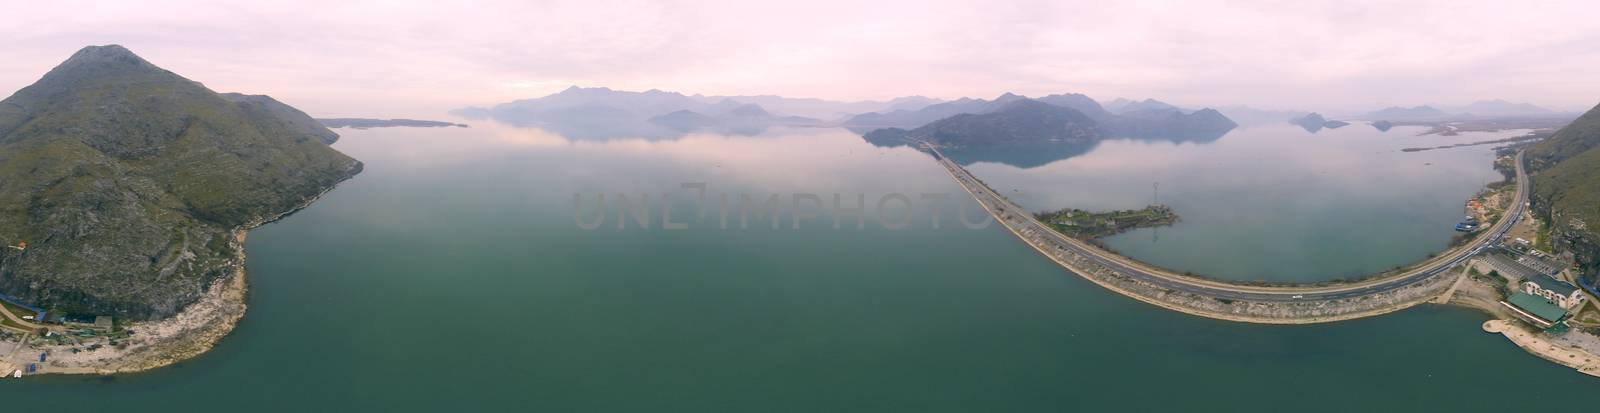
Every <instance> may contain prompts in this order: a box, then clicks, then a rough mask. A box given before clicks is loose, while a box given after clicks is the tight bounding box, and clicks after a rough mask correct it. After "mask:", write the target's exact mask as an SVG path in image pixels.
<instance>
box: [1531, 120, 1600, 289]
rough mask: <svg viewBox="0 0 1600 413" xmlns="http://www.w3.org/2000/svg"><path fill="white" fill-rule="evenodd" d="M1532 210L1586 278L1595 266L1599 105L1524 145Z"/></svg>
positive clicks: (1598, 265) (1599, 262)
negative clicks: (1579, 265) (1530, 174)
mask: <svg viewBox="0 0 1600 413" xmlns="http://www.w3.org/2000/svg"><path fill="white" fill-rule="evenodd" d="M1527 158H1528V159H1527V162H1528V166H1529V168H1530V169H1532V170H1534V171H1535V172H1536V173H1535V174H1534V175H1533V197H1532V199H1531V201H1530V202H1531V203H1532V204H1533V210H1534V213H1535V214H1536V215H1537V216H1539V217H1540V218H1541V219H1543V220H1544V222H1546V223H1549V224H1550V239H1551V245H1552V246H1553V247H1555V248H1556V249H1557V251H1559V252H1567V253H1572V254H1573V256H1574V258H1575V259H1576V260H1577V261H1578V262H1579V263H1580V264H1581V265H1582V267H1583V269H1584V272H1585V274H1587V275H1586V276H1585V277H1586V279H1592V277H1594V276H1596V275H1600V273H1597V270H1600V106H1595V107H1594V108H1593V109H1590V110H1589V111H1588V112H1587V113H1584V114H1583V116H1580V117H1578V119H1577V120H1574V121H1572V123H1571V124H1569V125H1567V126H1566V127H1564V128H1561V130H1559V131H1557V132H1556V133H1555V135H1553V136H1551V137H1550V138H1549V139H1545V140H1544V141H1541V142H1539V143H1537V144H1534V145H1533V146H1532V147H1531V148H1529V149H1528V154H1527Z"/></svg>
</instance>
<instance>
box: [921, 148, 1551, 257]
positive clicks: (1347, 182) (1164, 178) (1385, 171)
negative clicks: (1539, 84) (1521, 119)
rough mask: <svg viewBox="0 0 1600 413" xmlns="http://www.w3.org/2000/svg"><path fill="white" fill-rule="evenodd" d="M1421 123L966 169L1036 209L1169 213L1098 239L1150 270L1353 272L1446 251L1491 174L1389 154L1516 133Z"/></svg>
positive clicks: (1475, 158) (1432, 154) (1481, 154)
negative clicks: (1427, 128)
mask: <svg viewBox="0 0 1600 413" xmlns="http://www.w3.org/2000/svg"><path fill="white" fill-rule="evenodd" d="M1423 129H1424V128H1421V127H1399V128H1394V129H1391V130H1389V131H1388V132H1383V131H1379V130H1377V129H1375V128H1372V127H1370V126H1368V125H1365V124H1353V125H1349V126H1346V127H1343V128H1339V129H1323V130H1321V131H1318V132H1316V133H1312V132H1308V131H1306V130H1304V129H1301V128H1300V127H1297V126H1293V125H1289V124H1287V123H1285V124H1283V125H1267V126H1257V127H1252V128H1245V129H1237V130H1234V131H1232V132H1231V133H1229V134H1227V135H1226V136H1223V137H1221V138H1220V139H1216V140H1214V141H1198V142H1197V141H1193V140H1190V141H1180V142H1173V141H1162V140H1112V141H1106V142H1103V143H1101V144H1099V145H1097V146H1094V147H1092V148H1090V150H1088V151H1087V152H1086V153H1084V154H1081V155H1076V156H1072V157H1070V158H1067V159H1064V160H1057V161H1052V162H1051V163H1048V164H1043V165H1040V164H1039V162H1037V161H1024V162H1010V163H1006V162H1009V161H1010V159H1012V157H1009V156H998V157H996V156H985V157H983V158H982V159H984V160H982V161H975V162H974V164H972V165H970V166H969V167H968V169H969V170H971V171H972V173H973V174H975V175H977V176H979V177H981V178H982V179H984V181H986V182H988V183H989V184H990V185H991V186H993V187H994V188H995V189H996V190H998V191H1001V192H1004V193H1006V194H1007V195H1009V196H1010V198H1011V199H1012V200H1014V201H1016V202H1017V203H1018V204H1019V205H1021V206H1023V207H1025V208H1028V209H1030V210H1034V211H1045V210H1057V209H1061V208H1066V207H1075V208H1082V209H1089V210H1111V209H1139V208H1143V207H1144V206H1145V205H1149V204H1151V203H1152V202H1160V203H1164V204H1167V205H1170V206H1172V207H1173V209H1174V210H1175V211H1176V212H1177V213H1178V215H1179V216H1180V217H1182V220H1181V221H1180V222H1179V223H1178V224H1176V225H1173V226H1171V227H1163V228H1155V229H1142V230H1136V231H1130V232H1128V233H1125V234H1122V235H1120V236H1115V237H1109V238H1107V239H1106V240H1105V243H1106V245H1107V246H1109V247H1111V248H1113V249H1115V250H1118V251H1121V252H1123V253H1124V254H1127V255H1129V256H1132V257H1134V258H1138V259H1141V260H1144V261H1147V262H1150V263H1153V264H1156V265H1158V266H1161V267H1165V268H1171V269H1175V270H1179V271H1190V272H1193V273H1196V274H1203V275H1208V276H1212V277H1217V278H1224V279H1234V280H1243V281H1251V280H1268V281H1322V280H1327V279H1333V278H1341V277H1343V278H1358V277H1361V276H1363V275H1368V274H1372V273H1376V272H1380V271H1383V270H1385V269H1388V268H1393V267H1395V266H1398V265H1405V264H1410V263H1414V262H1418V261H1422V260H1424V259H1426V258H1427V257H1428V254H1431V253H1436V252H1439V251H1442V250H1444V249H1445V247H1446V246H1448V244H1449V242H1450V238H1451V236H1453V235H1455V234H1457V232H1455V230H1454V227H1455V224H1456V223H1458V222H1461V219H1462V217H1463V216H1464V215H1465V213H1466V211H1465V208H1464V203H1465V202H1466V200H1467V198H1469V197H1471V196H1472V195H1473V194H1475V193H1477V192H1478V191H1479V190H1480V189H1482V188H1483V187H1484V185H1485V184H1487V183H1489V182H1493V181H1498V180H1500V179H1502V177H1501V175H1500V173H1499V172H1496V171H1495V170H1493V169H1492V168H1491V165H1492V162H1493V160H1494V153H1493V151H1491V150H1490V149H1489V148H1490V147H1489V146H1474V147H1465V148H1452V149H1442V150H1432V151H1422V152H1402V151H1401V149H1403V148H1408V147H1434V146H1441V145H1451V144H1456V143H1467V142H1481V141H1486V140H1494V139H1499V138H1503V137H1509V136H1516V135H1520V134H1522V133H1523V132H1525V131H1506V132H1494V133H1487V132H1475V133H1463V134H1461V135H1459V136H1438V135H1429V136H1417V134H1418V133H1420V132H1421V131H1422V130H1423ZM951 157H952V158H955V159H961V158H960V154H952V155H951ZM1019 165H1020V166H1019Z"/></svg>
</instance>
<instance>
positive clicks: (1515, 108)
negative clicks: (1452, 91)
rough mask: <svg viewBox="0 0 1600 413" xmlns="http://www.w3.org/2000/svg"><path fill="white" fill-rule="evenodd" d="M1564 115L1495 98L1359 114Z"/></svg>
mask: <svg viewBox="0 0 1600 413" xmlns="http://www.w3.org/2000/svg"><path fill="white" fill-rule="evenodd" d="M1561 115H1563V114H1562V113H1560V112H1557V111H1553V110H1550V109H1546V108H1543V107H1539V106H1536V105H1534V104H1531V103H1512V102H1507V101H1505V100H1502V99H1494V100H1480V101H1477V102H1472V103H1470V104H1467V105H1463V106H1439V107H1434V106H1431V105H1421V106H1412V107H1401V106H1392V107H1388V108H1384V109H1380V110H1376V111H1372V112H1368V113H1366V114H1364V115H1361V116H1360V117H1361V118H1364V119H1368V120H1387V121H1400V122H1426V121H1442V120H1463V119H1475V118H1542V117H1551V116H1561Z"/></svg>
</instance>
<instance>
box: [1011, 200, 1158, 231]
mask: <svg viewBox="0 0 1600 413" xmlns="http://www.w3.org/2000/svg"><path fill="white" fill-rule="evenodd" d="M1034 218H1036V219H1038V220H1039V221H1040V222H1044V223H1045V224H1047V225H1049V226H1050V227H1051V228H1054V229H1055V230H1056V231H1060V232H1061V233H1062V234H1066V235H1067V236H1070V237H1074V238H1078V239H1094V238H1100V237H1106V236H1111V235H1116V234H1120V233H1123V232H1125V231H1129V230H1133V229H1137V228H1151V227H1161V226H1168V225H1172V224H1175V223H1177V222H1178V214H1177V213H1174V212H1173V211H1172V208H1170V207H1168V206H1166V205H1151V206H1147V207H1144V208H1143V209H1131V210H1123V211H1110V212H1089V211H1084V210H1081V209H1077V208H1066V209H1062V210H1058V211H1051V212H1041V213H1037V214H1034Z"/></svg>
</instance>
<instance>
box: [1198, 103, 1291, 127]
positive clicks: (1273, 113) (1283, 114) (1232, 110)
mask: <svg viewBox="0 0 1600 413" xmlns="http://www.w3.org/2000/svg"><path fill="white" fill-rule="evenodd" d="M1217 111H1218V112H1222V114H1223V115H1225V116H1227V117H1228V119H1232V120H1233V121H1234V122H1238V123H1239V124H1240V125H1245V126H1249V125H1277V124H1283V122H1285V121H1293V120H1295V119H1298V118H1300V117H1303V116H1306V115H1307V114H1309V112H1306V111H1300V110H1270V109H1257V108H1253V107H1249V106H1237V105H1236V106H1223V107H1219V108H1217Z"/></svg>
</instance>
